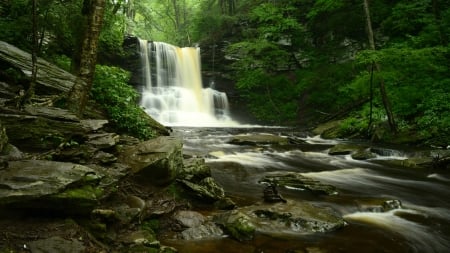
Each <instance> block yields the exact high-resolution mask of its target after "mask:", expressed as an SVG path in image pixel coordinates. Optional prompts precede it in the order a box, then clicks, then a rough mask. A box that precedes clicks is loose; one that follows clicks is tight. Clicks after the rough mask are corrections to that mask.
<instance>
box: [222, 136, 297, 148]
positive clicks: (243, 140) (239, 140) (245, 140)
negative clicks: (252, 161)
mask: <svg viewBox="0 0 450 253" xmlns="http://www.w3.org/2000/svg"><path fill="white" fill-rule="evenodd" d="M229 143H230V144H235V145H250V146H256V145H268V144H278V145H287V144H289V139H288V138H286V137H281V136H278V135H273V134H246V135H235V136H234V137H233V138H232V139H231V140H230V141H229Z"/></svg>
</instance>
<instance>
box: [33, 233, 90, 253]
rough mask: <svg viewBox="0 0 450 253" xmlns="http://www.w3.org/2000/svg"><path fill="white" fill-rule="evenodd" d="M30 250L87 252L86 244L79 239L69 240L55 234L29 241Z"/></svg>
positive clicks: (39, 252)
mask: <svg viewBox="0 0 450 253" xmlns="http://www.w3.org/2000/svg"><path fill="white" fill-rule="evenodd" d="M28 246H29V250H30V251H31V252H33V253H49V252H60V253H82V252H85V246H84V245H83V243H82V242H80V241H77V240H74V239H72V240H67V239H64V238H61V237H59V236H54V237H50V238H46V239H42V240H37V241H32V242H30V243H28Z"/></svg>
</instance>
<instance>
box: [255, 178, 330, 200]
mask: <svg viewBox="0 0 450 253" xmlns="http://www.w3.org/2000/svg"><path fill="white" fill-rule="evenodd" d="M259 182H260V183H266V184H268V185H276V186H281V187H286V188H289V189H298V190H308V191H311V192H314V193H319V194H326V195H336V194H338V191H337V189H336V187H334V186H332V185H328V184H323V183H321V182H320V181H317V180H315V179H312V178H309V177H305V176H303V175H302V174H300V173H295V172H288V173H282V174H281V173H277V174H274V175H267V176H265V177H264V178H263V179H261V180H260V181H259ZM274 196H275V195H274Z"/></svg>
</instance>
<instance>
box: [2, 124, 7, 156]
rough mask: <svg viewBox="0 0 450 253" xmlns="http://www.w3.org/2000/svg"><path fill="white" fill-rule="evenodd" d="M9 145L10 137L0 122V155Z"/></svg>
mask: <svg viewBox="0 0 450 253" xmlns="http://www.w3.org/2000/svg"><path fill="white" fill-rule="evenodd" d="M7 144H8V136H7V135H6V130H5V128H4V127H3V125H2V122H1V121H0V154H1V153H2V152H3V150H4V149H5V147H6V145H7Z"/></svg>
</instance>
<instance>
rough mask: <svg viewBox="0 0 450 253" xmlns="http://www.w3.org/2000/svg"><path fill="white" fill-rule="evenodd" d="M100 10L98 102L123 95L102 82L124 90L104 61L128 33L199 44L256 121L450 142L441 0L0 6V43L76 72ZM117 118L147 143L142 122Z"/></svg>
mask: <svg viewBox="0 0 450 253" xmlns="http://www.w3.org/2000/svg"><path fill="white" fill-rule="evenodd" d="M96 5H97V6H96ZM99 6H100V7H101V8H102V13H101V15H100V17H101V19H102V22H100V24H97V25H98V26H97V27H96V28H98V29H100V28H101V30H98V29H97V30H98V31H97V32H99V34H98V36H97V37H98V46H97V43H90V44H89V45H90V46H93V47H94V48H95V50H96V51H92V52H97V54H98V57H97V70H98V71H97V74H96V76H95V77H92V78H93V82H94V86H93V88H92V96H94V98H96V99H97V98H98V99H99V100H102V99H103V100H105V99H107V98H105V97H104V96H103V95H104V92H103V91H104V90H107V91H108V92H109V93H113V94H114V92H116V94H124V92H123V91H113V90H112V88H111V89H109V88H108V85H110V84H111V83H113V82H123V83H126V82H127V73H126V72H124V71H123V70H121V69H120V68H119V67H118V64H117V62H115V61H114V59H115V58H114V57H115V55H120V54H124V51H123V46H122V45H123V40H124V38H125V37H126V36H130V35H132V36H137V37H139V38H143V39H148V40H152V41H164V42H168V43H171V44H174V45H177V46H200V48H202V50H203V51H204V52H205V54H204V55H205V56H204V59H202V62H203V67H202V68H203V70H204V71H212V72H217V74H218V75H219V74H221V75H222V76H225V77H227V78H229V79H231V80H232V82H231V83H232V84H233V85H234V86H233V87H232V88H233V89H236V90H237V92H238V94H239V96H240V97H242V98H243V100H244V101H245V103H246V106H247V107H248V109H249V111H250V112H251V113H252V115H253V116H254V117H255V118H256V119H257V120H258V122H259V123H263V124H272V125H289V126H300V127H301V126H311V125H316V124H319V123H324V122H327V121H331V120H339V124H338V127H337V129H335V130H336V131H335V132H333V133H331V135H332V137H357V138H372V139H377V140H382V141H390V140H393V139H396V141H397V142H407V143H420V144H428V145H435V146H440V147H446V146H447V145H448V144H449V143H450V134H449V133H450V103H449V101H450V74H449V73H450V71H449V69H450V45H449V38H450V2H448V1H444V0H396V1H388V0H316V1H312V0H106V1H105V0H71V1H68V0H41V1H36V0H1V1H0V29H1V31H2V32H1V33H0V40H1V41H5V42H8V43H10V44H12V45H15V46H17V47H19V48H20V49H23V50H26V51H29V52H34V53H35V55H37V56H38V57H42V58H44V59H46V60H48V61H50V62H53V63H56V64H57V65H59V66H61V67H64V68H65V69H66V70H69V71H71V72H74V73H76V72H80V69H82V68H83V67H86V64H87V65H88V66H87V67H88V68H91V69H92V68H94V69H95V66H89V64H91V65H92V62H89V61H83V60H82V59H83V57H82V52H83V51H85V50H86V48H83V45H84V44H83V39H84V38H85V36H84V35H85V34H86V32H85V31H86V30H88V29H87V27H89V26H90V28H93V27H94V26H93V25H92V23H91V22H90V21H89V19H88V18H87V16H89V14H90V13H92V12H93V11H92V10H93V9H95V8H98V7H99ZM94 28H95V27H94ZM92 32H93V33H95V29H91V33H92ZM93 38H94V40H93V41H96V40H95V38H96V36H94V37H93ZM89 45H88V46H89ZM212 49H213V50H212ZM213 56H214V57H215V59H214V60H211V59H212V57H213ZM1 71H6V70H1ZM81 72H82V71H81ZM81 72H80V73H81ZM89 78H90V77H89V75H88V76H87V80H89ZM89 82H90V81H88V83H89ZM102 85H103V86H102ZM105 85H106V86H105ZM88 89H89V87H88ZM96 91H97V92H96ZM89 92H90V89H89ZM127 92H128V90H127ZM127 94H128V93H127ZM129 96H130V97H132V98H133V99H137V95H129ZM113 97H114V96H113ZM110 109H111V110H112V112H111V114H112V115H117V117H120V116H119V115H120V114H121V113H120V112H117V111H118V110H122V109H121V108H120V107H118V108H110ZM114 110H115V111H114ZM129 114H134V115H135V116H139V113H136V112H133V113H129ZM125 121H126V126H123V127H125V128H130V129H135V130H134V131H138V132H139V131H141V132H139V133H138V134H137V135H139V136H141V137H146V136H148V132H145V131H143V130H142V127H141V125H142V124H143V122H139V120H137V121H136V120H132V119H126V120H125ZM116 122H118V123H119V122H124V120H123V119H116ZM140 124H141V125H140Z"/></svg>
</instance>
